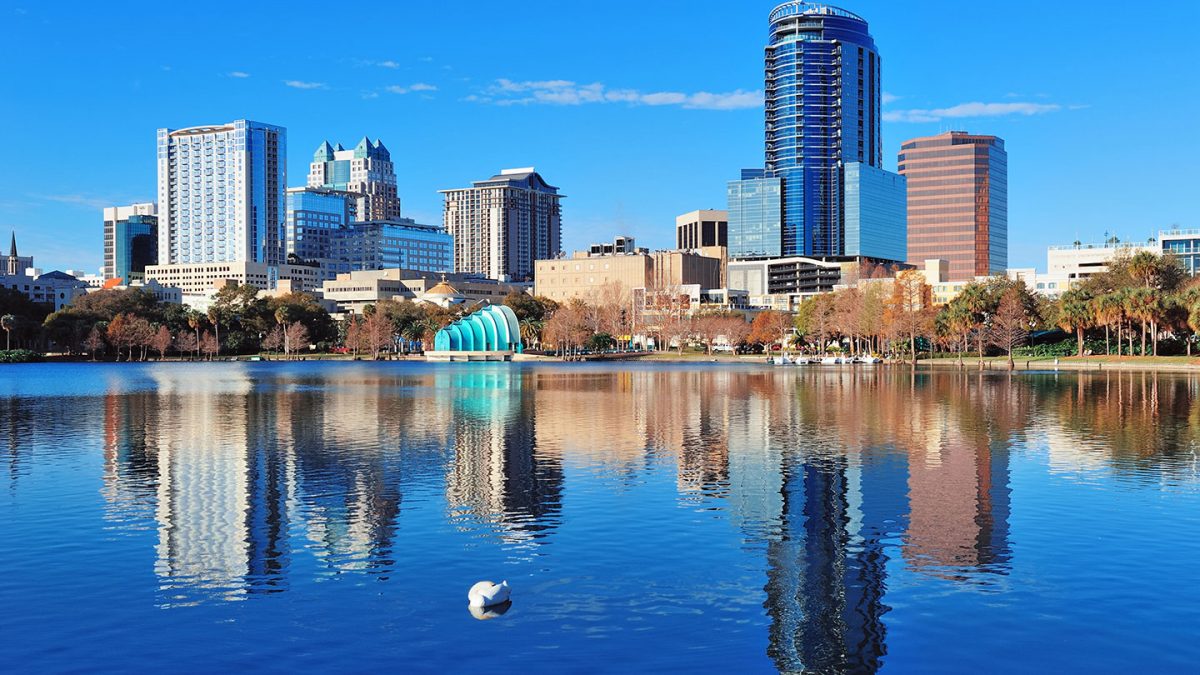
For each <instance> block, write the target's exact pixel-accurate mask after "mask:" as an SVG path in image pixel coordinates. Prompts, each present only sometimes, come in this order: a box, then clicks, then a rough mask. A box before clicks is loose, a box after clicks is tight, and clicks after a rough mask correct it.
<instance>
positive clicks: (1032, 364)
mask: <svg viewBox="0 0 1200 675" xmlns="http://www.w3.org/2000/svg"><path fill="white" fill-rule="evenodd" d="M302 362H310V363H325V362H340V363H364V364H366V363H398V362H419V363H430V361H427V360H426V359H425V357H424V356H420V355H413V354H409V355H399V356H393V357H392V358H386V359H380V360H378V361H375V360H374V359H370V358H362V357H359V358H357V359H355V358H354V357H352V356H349V355H341V354H321V355H315V354H314V355H306V356H305V357H302V358H292V359H288V358H279V357H277V356H276V357H274V358H261V359H253V358H251V355H240V356H237V357H224V358H221V359H216V360H211V361H208V360H192V359H175V358H167V359H148V360H146V361H93V360H89V359H77V358H64V357H61V356H55V355H47V356H46V357H45V358H44V359H43V360H40V361H34V362H29V363H31V364H37V363H95V364H117V363H142V364H145V363H195V364H201V363H302ZM513 362H515V363H561V364H593V363H625V362H637V363H663V364H681V365H718V366H721V365H725V366H727V365H750V366H763V365H768V364H767V363H766V357H765V356H763V355H758V354H756V355H752V356H737V355H729V354H719V355H718V354H713V355H705V354H694V355H690V354H689V355H682V356H681V355H679V354H674V353H665V352H651V353H644V352H643V353H640V354H629V355H620V354H617V355H607V357H605V358H592V359H581V360H570V359H567V360H564V359H562V358H560V357H556V356H549V355H540V354H539V355H526V356H525V357H524V358H517V359H514V361H513ZM1014 364H1015V365H1014V368H1013V370H1012V372H1021V371H1035V370H1036V371H1072V372H1092V373H1097V372H1105V371H1114V370H1115V371H1120V372H1174V373H1200V356H1197V357H1186V356H1157V357H1141V356H1134V357H1084V358H1083V359H1079V358H1077V357H1068V358H1059V359H1058V361H1057V363H1056V362H1055V359H1053V358H1036V359H1014ZM3 365H23V364H18V363H13V364H0V366H3ZM779 367H784V368H801V369H810V368H812V369H817V370H822V369H834V368H847V367H850V368H862V369H864V370H865V369H868V368H879V367H884V368H895V367H902V368H908V369H911V368H913V365H912V364H910V363H908V362H907V361H893V362H887V363H881V364H877V365H863V364H839V365H833V366H830V365H823V364H811V365H805V366H779ZM916 370H929V371H935V370H938V371H944V370H962V371H977V372H979V371H989V372H1008V367H1007V362H1006V360H1005V359H1004V357H988V358H985V359H984V361H983V365H982V367H980V363H979V360H978V358H974V359H964V360H963V363H962V365H961V366H959V364H958V362H957V361H956V360H955V359H947V358H939V359H923V360H920V361H918V362H917V364H916Z"/></svg>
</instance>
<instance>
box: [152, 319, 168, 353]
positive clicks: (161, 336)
mask: <svg viewBox="0 0 1200 675" xmlns="http://www.w3.org/2000/svg"><path fill="white" fill-rule="evenodd" d="M171 342H172V337H171V329H170V328H167V327H166V326H159V327H158V331H157V332H156V333H155V334H154V342H153V343H152V344H153V347H154V351H156V352H158V358H159V360H162V359H164V358H166V356H167V350H168V349H170V348H171Z"/></svg>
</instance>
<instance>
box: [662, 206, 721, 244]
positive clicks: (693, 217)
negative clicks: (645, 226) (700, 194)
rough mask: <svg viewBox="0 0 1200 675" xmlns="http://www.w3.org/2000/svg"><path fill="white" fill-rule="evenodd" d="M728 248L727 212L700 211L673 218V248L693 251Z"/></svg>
mask: <svg viewBox="0 0 1200 675" xmlns="http://www.w3.org/2000/svg"><path fill="white" fill-rule="evenodd" d="M716 246H722V247H727V246H729V211H717V210H713V209H701V210H699V211H688V212H687V213H685V214H683V215H680V216H676V217H675V248H677V249H679V250H681V251H694V250H697V249H701V248H708V247H716Z"/></svg>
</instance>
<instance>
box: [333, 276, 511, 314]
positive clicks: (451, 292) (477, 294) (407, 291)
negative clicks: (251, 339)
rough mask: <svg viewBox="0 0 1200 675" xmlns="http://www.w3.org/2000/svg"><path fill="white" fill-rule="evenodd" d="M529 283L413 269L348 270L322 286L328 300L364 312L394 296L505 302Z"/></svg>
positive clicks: (441, 301)
mask: <svg viewBox="0 0 1200 675" xmlns="http://www.w3.org/2000/svg"><path fill="white" fill-rule="evenodd" d="M528 288H529V285H528V284H514V283H504V282H499V281H494V280H492V279H485V278H482V277H478V276H468V275H464V274H438V273H434V272H417V271H414V270H399V269H390V270H364V271H359V272H346V273H343V274H339V275H337V278H336V279H333V280H331V281H326V282H325V283H324V284H322V286H321V293H322V295H323V296H324V298H325V300H327V301H331V302H333V303H334V304H336V305H337V310H338V311H340V312H353V313H356V314H361V313H362V311H363V308H364V307H366V306H367V305H371V304H374V303H376V302H379V301H380V300H386V299H390V298H394V299H397V300H411V301H413V302H428V303H432V304H435V305H438V306H441V307H447V306H449V305H457V304H464V303H466V304H476V303H490V304H500V303H502V302H504V296H506V295H508V294H509V293H511V292H513V291H517V292H525V291H526V290H527V289H528Z"/></svg>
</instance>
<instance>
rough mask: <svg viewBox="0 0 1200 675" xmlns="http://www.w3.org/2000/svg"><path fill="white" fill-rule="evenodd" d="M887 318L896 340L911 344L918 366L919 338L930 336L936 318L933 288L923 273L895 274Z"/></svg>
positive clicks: (910, 351)
mask: <svg viewBox="0 0 1200 675" xmlns="http://www.w3.org/2000/svg"><path fill="white" fill-rule="evenodd" d="M886 316H887V319H888V322H889V323H890V324H891V326H892V328H893V330H894V331H895V333H896V335H897V337H899V338H901V339H903V340H905V341H906V342H907V343H908V349H909V354H910V355H911V357H912V363H913V365H916V364H917V338H919V337H925V336H927V335H929V333H930V332H931V331H932V329H933V318H934V310H933V302H932V298H931V297H930V288H929V285H928V284H926V283H925V277H924V276H923V275H922V274H921V273H920V272H917V271H916V270H906V271H903V272H900V273H899V274H897V275H896V280H895V281H894V282H893V284H892V295H891V297H890V298H888V304H887V313H886Z"/></svg>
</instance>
